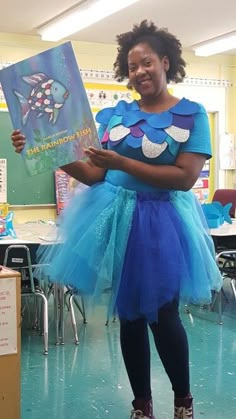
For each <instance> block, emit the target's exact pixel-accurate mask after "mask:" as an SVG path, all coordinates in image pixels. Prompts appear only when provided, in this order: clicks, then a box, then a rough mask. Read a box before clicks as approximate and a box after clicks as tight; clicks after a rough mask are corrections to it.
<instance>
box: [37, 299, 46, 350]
mask: <svg viewBox="0 0 236 419" xmlns="http://www.w3.org/2000/svg"><path fill="white" fill-rule="evenodd" d="M35 295H36V296H37V297H40V298H42V300H43V329H44V330H43V338H44V355H48V300H47V298H46V297H45V295H44V294H43V293H42V292H40V291H36V294H35Z"/></svg>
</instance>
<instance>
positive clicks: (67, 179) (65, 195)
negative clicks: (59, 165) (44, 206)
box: [55, 169, 88, 215]
mask: <svg viewBox="0 0 236 419" xmlns="http://www.w3.org/2000/svg"><path fill="white" fill-rule="evenodd" d="M86 188H88V186H87V185H84V184H83V183H81V182H78V181H77V180H75V179H74V178H72V177H71V176H69V175H68V174H67V173H65V172H63V170H61V169H57V170H55V190H56V208H57V215H59V214H61V212H62V211H63V210H64V208H65V207H66V206H67V205H68V203H69V202H70V200H71V199H72V198H73V196H74V194H77V193H79V192H81V191H82V190H84V189H86Z"/></svg>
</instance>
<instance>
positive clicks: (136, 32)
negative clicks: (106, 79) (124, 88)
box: [113, 20, 186, 87]
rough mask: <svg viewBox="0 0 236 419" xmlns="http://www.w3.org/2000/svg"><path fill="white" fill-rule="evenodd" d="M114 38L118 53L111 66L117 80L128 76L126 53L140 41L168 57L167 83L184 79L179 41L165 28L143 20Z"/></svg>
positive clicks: (160, 54)
mask: <svg viewBox="0 0 236 419" xmlns="http://www.w3.org/2000/svg"><path fill="white" fill-rule="evenodd" d="M116 40H117V43H118V54H117V57H116V61H115V63H114V66H113V68H114V72H115V79H116V80H117V81H119V82H121V81H123V80H124V79H126V78H128V77H129V69H128V53H129V51H130V50H131V49H132V48H133V47H134V46H135V45H137V44H139V43H140V42H145V43H147V44H148V45H149V46H150V47H151V48H152V49H153V51H155V52H156V54H157V55H158V56H159V57H160V58H163V57H164V56H167V57H168V59H169V63H170V67H169V70H168V71H167V73H166V79H167V83H169V82H170V81H173V82H175V83H178V82H181V81H182V80H183V79H184V77H185V74H186V73H185V66H186V62H185V61H184V59H183V58H182V45H181V43H180V41H179V40H178V39H177V38H176V37H175V36H174V35H172V34H171V33H169V32H167V31H166V30H164V29H159V28H158V27H157V26H156V25H155V24H154V23H153V22H148V21H147V20H143V21H142V22H141V23H140V24H139V25H137V24H136V25H134V26H133V29H132V30H131V31H129V32H125V33H122V34H120V35H117V37H116ZM128 87H130V86H129V85H128Z"/></svg>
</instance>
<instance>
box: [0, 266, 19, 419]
mask: <svg viewBox="0 0 236 419" xmlns="http://www.w3.org/2000/svg"><path fill="white" fill-rule="evenodd" d="M20 363H21V276H20V274H19V273H18V272H16V271H13V270H11V269H9V268H5V267H0V417H1V419H20Z"/></svg>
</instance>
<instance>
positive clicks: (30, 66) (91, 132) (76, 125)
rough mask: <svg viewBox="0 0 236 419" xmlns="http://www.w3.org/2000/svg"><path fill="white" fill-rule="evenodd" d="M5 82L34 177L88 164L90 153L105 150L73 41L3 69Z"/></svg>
mask: <svg viewBox="0 0 236 419" xmlns="http://www.w3.org/2000/svg"><path fill="white" fill-rule="evenodd" d="M0 82H1V85H2V89H3V93H4V96H5V99H6V102H7V106H8V110H9V113H10V117H11V121H12V124H13V127H14V129H20V130H21V132H22V133H23V134H24V135H25V137H26V146H25V148H24V150H23V153H22V156H23V159H24V162H25V164H26V167H27V170H28V173H29V174H30V175H35V174H38V173H42V172H45V171H47V170H50V169H56V168H58V167H60V166H62V165H65V164H68V163H71V162H73V161H76V160H81V159H84V158H85V155H84V151H83V149H84V148H87V147H89V146H95V147H100V145H99V141H98V137H97V130H96V126H95V122H94V117H93V115H92V112H91V109H90V105H89V102H88V98H87V94H86V91H85V88H84V85H83V82H82V78H81V75H80V71H79V68H78V65H77V62H76V58H75V55H74V52H73V48H72V45H71V43H70V42H66V43H64V44H62V45H60V46H57V47H54V48H51V49H49V50H47V51H44V52H42V53H40V54H37V55H35V56H33V57H31V58H28V59H26V60H23V61H20V62H19V63H16V64H13V65H10V66H8V67H6V68H3V69H2V70H1V71H0ZM4 140H5V141H9V139H4Z"/></svg>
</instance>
